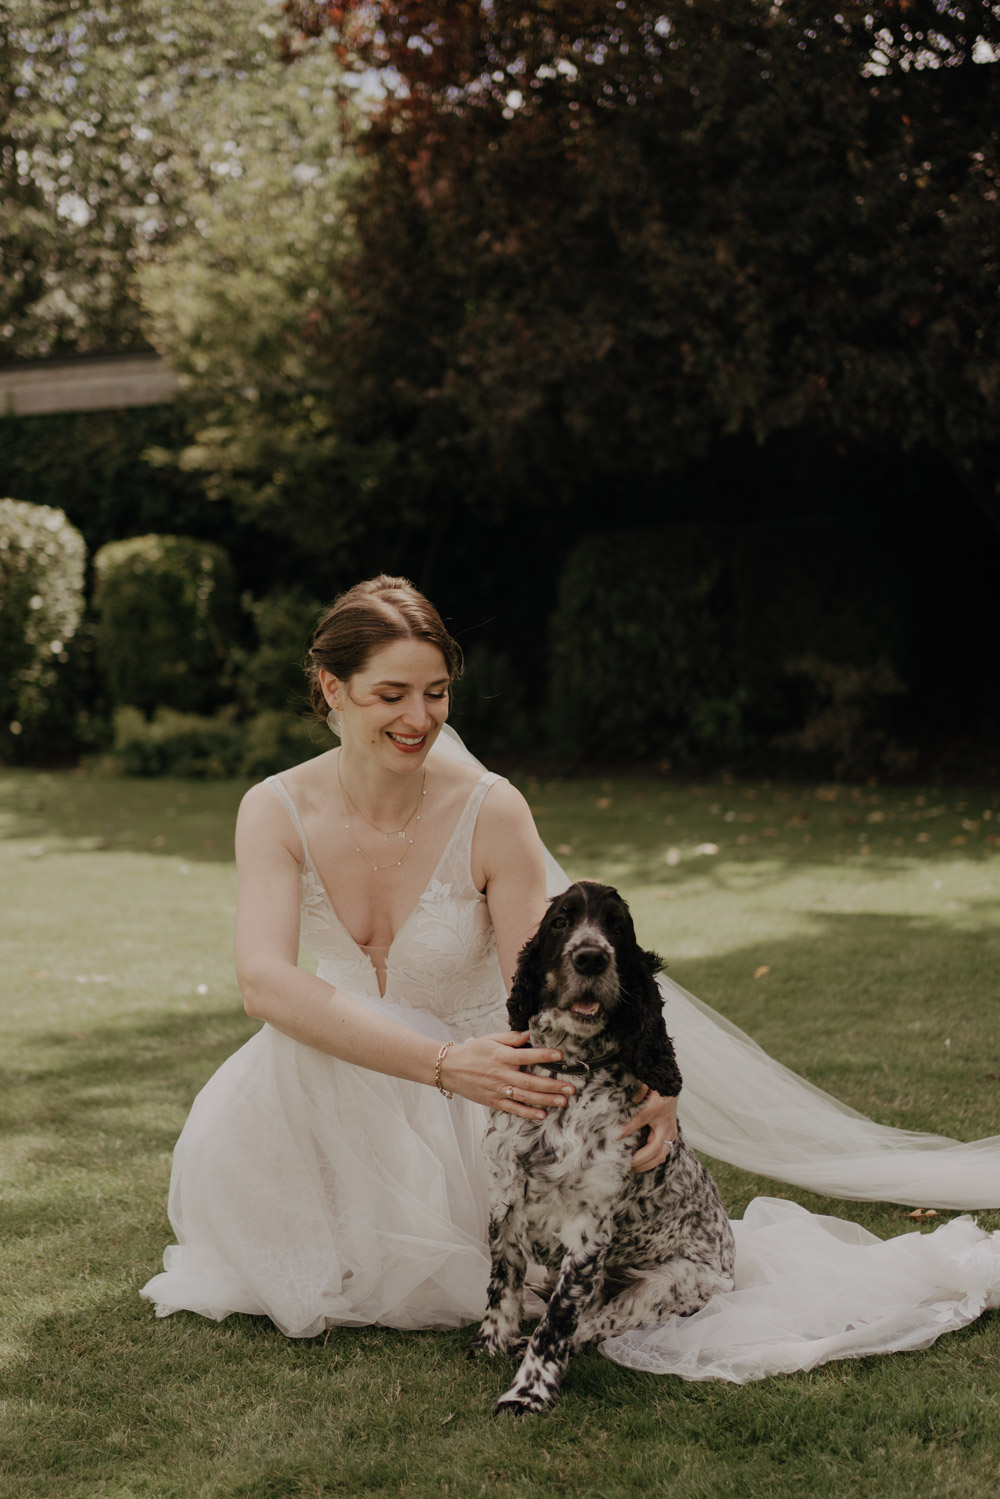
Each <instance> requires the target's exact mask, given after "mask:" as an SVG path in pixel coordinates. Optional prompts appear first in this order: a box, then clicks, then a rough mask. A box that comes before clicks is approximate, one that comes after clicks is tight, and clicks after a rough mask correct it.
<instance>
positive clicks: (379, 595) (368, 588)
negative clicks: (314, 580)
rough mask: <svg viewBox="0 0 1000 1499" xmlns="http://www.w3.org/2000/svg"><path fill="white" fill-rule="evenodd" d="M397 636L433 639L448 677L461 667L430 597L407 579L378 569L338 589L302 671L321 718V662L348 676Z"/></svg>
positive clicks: (459, 656)
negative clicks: (374, 574)
mask: <svg viewBox="0 0 1000 1499" xmlns="http://www.w3.org/2000/svg"><path fill="white" fill-rule="evenodd" d="M395 640H426V641H427V642H428V643H429V644H430V645H436V646H437V648H438V650H439V651H440V652H441V654H442V656H443V657H444V659H445V664H446V665H447V668H448V676H449V678H450V679H451V680H454V678H455V677H456V676H458V675H459V673H460V672H461V670H462V652H461V649H460V648H459V646H458V643H457V641H455V640H453V639H452V638H451V636H450V635H449V634H448V631H447V630H446V629H445V627H444V624H443V622H442V619H441V616H440V614H439V613H438V612H437V610H436V609H435V607H434V605H433V604H432V603H431V602H430V600H429V599H425V598H424V596H423V594H422V593H421V592H420V591H419V590H418V589H416V588H414V586H413V584H412V583H411V582H410V581H409V579H407V578H391V577H389V576H388V574H386V573H380V574H379V576H378V577H377V578H369V579H368V581H367V582H365V583H355V585H354V587H353V588H349V589H348V590H347V592H346V593H342V594H341V595H340V597H339V598H337V599H336V600H335V601H334V602H333V603H332V604H331V605H330V608H329V609H328V610H327V611H326V613H325V614H324V615H323V617H322V619H321V620H320V622H319V624H318V625H317V626H316V629H315V631H314V633H313V638H312V645H311V646H310V649H309V659H308V661H307V663H306V674H307V676H308V678H309V685H310V690H311V694H312V705H313V710H314V711H315V713H316V714H317V716H318V717H320V718H322V719H325V718H326V715H327V711H328V710H327V703H326V699H325V698H324V696H323V689H322V688H321V687H320V684H319V673H320V669H321V668H323V669H325V670H326V671H330V672H332V673H333V675H334V676H335V677H339V678H340V680H341V681H342V682H347V681H349V680H350V678H351V677H353V676H354V675H355V674H356V673H357V672H359V671H364V669H365V667H366V666H367V665H368V662H369V660H370V659H371V657H372V656H373V655H374V654H375V652H376V651H379V650H381V649H382V647H383V646H386V645H391V644H392V643H393V641H395Z"/></svg>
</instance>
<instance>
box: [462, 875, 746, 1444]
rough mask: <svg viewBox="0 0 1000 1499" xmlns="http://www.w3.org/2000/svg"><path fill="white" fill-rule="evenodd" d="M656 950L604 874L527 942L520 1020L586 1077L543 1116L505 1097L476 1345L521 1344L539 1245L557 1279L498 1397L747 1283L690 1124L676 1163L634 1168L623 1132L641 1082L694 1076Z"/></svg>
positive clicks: (527, 1398) (536, 1407)
mask: <svg viewBox="0 0 1000 1499" xmlns="http://www.w3.org/2000/svg"><path fill="white" fill-rule="evenodd" d="M661 967H662V963H661V961H660V959H659V958H658V957H657V956H656V954H655V953H650V952H644V951H643V950H642V948H640V947H639V945H638V943H637V941H636V937H635V930H634V928H633V925H632V918H631V916H630V915H629V910H628V907H627V905H626V904H625V902H624V900H622V898H621V896H620V895H619V894H618V892H617V890H613V889H611V887H610V886H608V885H597V884H594V883H592V882H591V881H589V880H585V881H581V882H580V883H579V884H576V885H572V886H571V887H570V889H569V890H567V891H566V893H565V894H564V895H560V896H557V897H556V898H555V900H553V901H552V902H551V903H550V906H549V910H548V913H547V914H546V916H545V918H544V920H543V921H542V924H541V926H540V927H539V929H538V932H537V933H536V935H535V936H534V937H533V938H532V939H531V941H530V942H529V943H528V944H527V946H526V947H525V948H524V950H523V951H522V953H521V955H520V958H519V961H518V969H517V974H516V977H515V980H514V986H513V989H512V991H511V996H510V1000H509V1002H508V1010H509V1014H510V1023H511V1027H512V1029H514V1030H525V1029H529V1030H530V1032H531V1043H532V1045H533V1046H542V1047H557V1048H558V1049H559V1050H560V1051H561V1052H562V1054H563V1061H562V1062H560V1063H558V1064H553V1065H552V1066H551V1067H549V1068H546V1069H544V1070H546V1071H548V1072H550V1073H551V1074H553V1075H556V1076H559V1077H563V1076H565V1077H566V1078H567V1080H568V1081H570V1082H572V1083H573V1085H574V1088H575V1090H576V1091H575V1092H574V1094H573V1096H572V1098H571V1099H570V1100H569V1102H568V1103H567V1104H566V1105H565V1107H563V1108H558V1109H550V1110H548V1111H547V1113H546V1117H545V1119H544V1120H536V1119H521V1118H518V1117H515V1116H514V1115H512V1114H508V1113H505V1112H502V1111H499V1110H497V1111H494V1113H493V1115H492V1120H491V1123H490V1125H489V1128H488V1130H487V1133H486V1153H487V1159H488V1161H489V1165H490V1172H491V1176H492V1181H493V1203H492V1213H491V1217H490V1247H491V1251H492V1258H493V1275H492V1278H491V1281H490V1288H489V1295H488V1300H487V1307H488V1309H487V1313H486V1317H485V1319H484V1321H483V1324H482V1326H481V1328H480V1330H479V1333H478V1334H477V1336H476V1339H475V1341H474V1343H473V1345H472V1348H471V1349H470V1353H473V1354H475V1353H478V1352H486V1353H489V1354H496V1353H514V1352H520V1351H521V1350H522V1349H523V1348H524V1347H525V1342H526V1340H525V1339H522V1338H520V1336H519V1330H520V1322H521V1302H522V1292H523V1288H524V1277H525V1272H526V1269H527V1266H528V1263H529V1262H530V1261H534V1262H536V1263H538V1264H541V1265H544V1266H547V1267H548V1268H549V1270H551V1271H553V1272H555V1285H554V1289H553V1291H552V1294H551V1297H550V1299H549V1302H548V1306H547V1308H546V1311H545V1314H544V1316H543V1317H542V1319H541V1321H540V1322H539V1324H538V1326H537V1328H536V1329H535V1332H534V1334H533V1336H532V1337H531V1340H530V1342H527V1352H526V1353H525V1355H524V1359H523V1361H522V1363H521V1367H520V1368H519V1370H518V1372H517V1377H516V1378H515V1380H514V1383H513V1384H512V1385H511V1387H510V1389H509V1390H508V1391H507V1393H506V1394H505V1395H503V1396H502V1397H501V1399H500V1400H499V1402H498V1403H497V1406H496V1411H497V1412H500V1411H512V1412H514V1413H515V1414H521V1415H524V1414H531V1413H533V1412H536V1411H542V1410H546V1409H547V1408H548V1407H549V1406H551V1405H553V1404H554V1402H555V1400H556V1398H557V1396H558V1394H559V1385H560V1381H561V1379H562V1376H563V1374H564V1372H565V1369H566V1366H567V1364H568V1362H569V1359H570V1355H571V1354H572V1353H573V1352H575V1351H576V1350H578V1349H580V1348H582V1347H585V1346H586V1345H587V1344H590V1343H593V1342H595V1341H597V1340H598V1339H601V1338H606V1337H610V1336H612V1335H613V1334H615V1333H621V1332H625V1331H627V1330H629V1329H630V1328H634V1327H637V1326H639V1324H640V1323H657V1322H662V1321H664V1320H665V1319H666V1318H667V1317H669V1316H670V1315H671V1313H674V1312H677V1313H680V1314H681V1315H682V1316H684V1315H687V1314H689V1313H691V1312H695V1311H697V1310H698V1308H699V1307H702V1306H704V1305H705V1303H706V1301H708V1300H709V1298H710V1297H711V1296H713V1295H714V1294H715V1293H716V1292H718V1291H728V1290H731V1289H732V1286H733V1258H734V1247H733V1236H732V1231H731V1229H730V1226H729V1220H728V1218H727V1216H726V1211H725V1208H724V1207H723V1205H722V1202H721V1199H720V1197H719V1194H718V1191H717V1189H716V1186H715V1183H714V1182H713V1180H712V1178H711V1177H710V1176H709V1174H708V1172H707V1171H706V1170H705V1168H704V1166H702V1164H701V1162H700V1161H699V1160H698V1158H697V1157H696V1156H695V1154H694V1153H693V1151H692V1150H691V1149H690V1148H689V1147H688V1146H687V1145H686V1144H685V1143H684V1139H683V1136H682V1135H681V1134H680V1133H678V1137H677V1141H676V1144H675V1145H674V1147H673V1150H672V1151H671V1153H670V1155H669V1156H668V1157H667V1159H666V1161H664V1163H663V1164H662V1165H661V1166H657V1167H655V1168H653V1169H652V1170H650V1171H643V1172H632V1171H631V1170H630V1165H631V1161H632V1155H633V1153H634V1151H635V1150H636V1148H637V1146H636V1138H635V1136H629V1137H627V1138H626V1139H624V1140H620V1139H618V1135H619V1133H620V1131H621V1128H622V1125H623V1124H624V1122H625V1121H626V1120H627V1119H628V1118H629V1117H630V1116H631V1115H632V1114H634V1113H635V1110H636V1103H635V1101H634V1099H635V1095H636V1092H637V1090H638V1088H639V1085H640V1084H645V1085H646V1086H647V1087H649V1088H655V1089H656V1091H657V1092H658V1093H662V1094H664V1095H669V1096H672V1095H674V1094H676V1093H678V1092H679V1091H680V1086H681V1078H680V1073H679V1072H678V1070H677V1063H676V1060H675V1058H674V1050H673V1046H672V1045H671V1042H670V1038H669V1036H668V1035H667V1032H666V1028H665V1026H664V1023H663V1013H662V1003H663V1002H662V998H661V995H660V991H659V989H658V987H657V985H656V982H655V979H654V974H656V973H657V971H658V970H659V969H660V968H661Z"/></svg>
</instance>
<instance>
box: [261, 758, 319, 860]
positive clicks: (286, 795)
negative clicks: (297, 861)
mask: <svg viewBox="0 0 1000 1499" xmlns="http://www.w3.org/2000/svg"><path fill="white" fill-rule="evenodd" d="M264 785H265V786H270V787H271V790H272V791H273V792H274V793H275V795H276V796H277V798H278V800H279V802H280V803H281V805H282V806H283V807H284V809H285V811H286V812H287V813H288V816H289V818H290V819H291V824H292V827H293V828H294V829H295V831H296V833H298V835H299V842H300V843H301V844H302V862H303V864H309V865H311V864H312V858H311V857H310V854H309V844H308V843H307V842H306V830H305V828H304V827H303V826H302V818H301V817H300V816H299V809H298V808H297V807H296V805H295V803H294V801H293V800H292V794H291V792H290V791H289V790H288V787H287V786H286V785H285V784H284V782H283V781H282V780H281V778H280V776H268V777H267V779H266V780H265V782H264Z"/></svg>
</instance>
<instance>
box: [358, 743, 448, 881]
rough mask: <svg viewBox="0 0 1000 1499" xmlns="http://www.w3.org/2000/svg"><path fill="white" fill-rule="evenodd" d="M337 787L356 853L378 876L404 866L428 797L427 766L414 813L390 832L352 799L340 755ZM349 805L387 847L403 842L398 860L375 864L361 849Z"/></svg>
mask: <svg viewBox="0 0 1000 1499" xmlns="http://www.w3.org/2000/svg"><path fill="white" fill-rule="evenodd" d="M337 785H338V786H339V788H340V806H341V809H342V811H343V813H344V827H345V829H346V830H347V832H348V833H350V835H351V839H352V841H353V843H354V852H355V853H356V854H360V855H361V857H362V858H363V859H364V860H365V862H366V864H367V865H368V866H369V868H370V869H373V870H374V871H375V873H376V874H378V873H379V871H380V870H383V869H398V868H399V866H400V864H402V862H403V860H404V859H405V858H406V856H407V854H408V853H409V852H410V849H411V848H412V847H413V837H415V836H416V832H417V823H418V822H419V821H420V815H421V814H420V808H421V806H422V805H423V799H424V797H425V796H426V795H427V766H426V765H425V766H424V774H423V779H422V780H421V782H420V795H419V796H418V797H417V800H416V805H415V806H414V808H413V811H412V812H411V813H410V815H409V817H408V818H407V819H406V821H405V822H404V823H403V826H402V827H401V828H390V829H389V830H388V831H387V830H386V829H385V828H380V827H379V825H378V823H377V822H372V820H371V818H370V817H366V816H365V814H364V813H363V812H362V810H361V808H360V807H359V806H358V804H357V802H356V801H354V799H353V798H352V797H351V795H350V793H349V792H348V790H347V787H346V786H345V785H344V782H343V780H342V778H341V774H340V756H339V755H338V756H337ZM348 803H350V805H351V806H352V807H353V808H354V810H355V812H356V813H357V814H358V816H359V817H360V818H361V820H362V822H366V823H367V824H368V826H369V827H370V828H374V829H375V831H376V833H381V834H382V841H383V843H384V844H385V845H386V846H387V847H388V846H389V841H390V839H392V838H398V839H400V840H401V842H402V844H403V848H402V850H401V852H400V854H399V858H398V859H390V860H389V862H388V864H376V863H374V862H373V860H372V859H371V858H370V857H369V856H368V854H366V853H365V851H364V849H363V848H362V847H361V844H360V843H359V842H358V841H357V838H358V835H357V833H356V832H355V831H354V829H353V828H352V827H351V819H350V817H349V816H348V813H347V806H348ZM411 827H412V829H413V837H408V836H407V835H408V833H409V831H410V828H411Z"/></svg>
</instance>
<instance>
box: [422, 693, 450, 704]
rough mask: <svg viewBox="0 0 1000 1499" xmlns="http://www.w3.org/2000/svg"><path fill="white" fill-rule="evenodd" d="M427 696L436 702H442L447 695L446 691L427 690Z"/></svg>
mask: <svg viewBox="0 0 1000 1499" xmlns="http://www.w3.org/2000/svg"><path fill="white" fill-rule="evenodd" d="M427 696H428V697H430V698H433V699H434V701H435V702H436V703H440V702H443V701H444V699H445V698H446V697H447V696H448V694H447V692H429V693H428V694H427Z"/></svg>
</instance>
